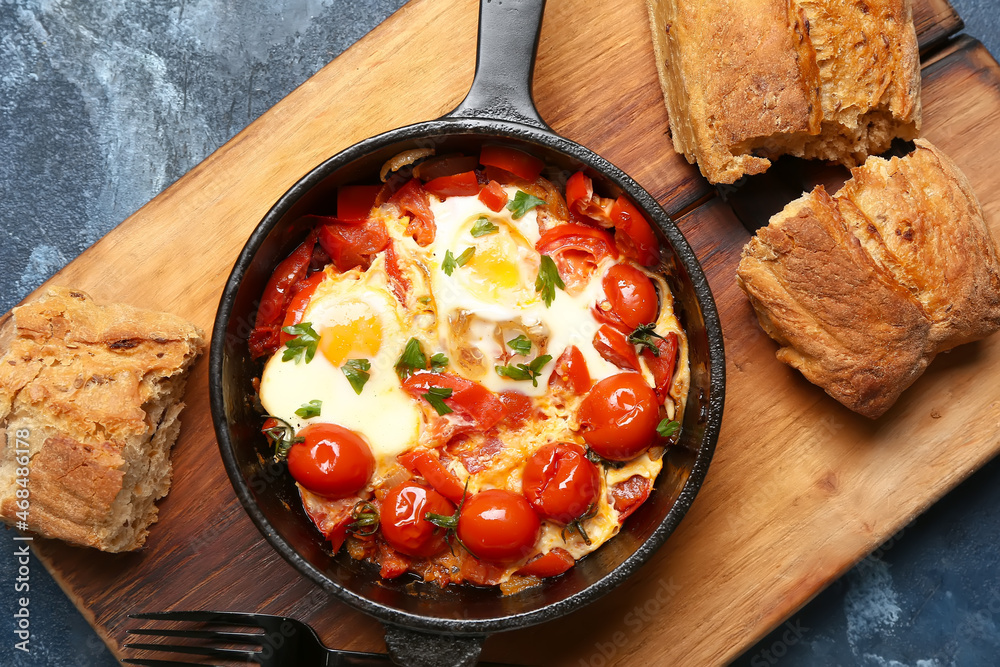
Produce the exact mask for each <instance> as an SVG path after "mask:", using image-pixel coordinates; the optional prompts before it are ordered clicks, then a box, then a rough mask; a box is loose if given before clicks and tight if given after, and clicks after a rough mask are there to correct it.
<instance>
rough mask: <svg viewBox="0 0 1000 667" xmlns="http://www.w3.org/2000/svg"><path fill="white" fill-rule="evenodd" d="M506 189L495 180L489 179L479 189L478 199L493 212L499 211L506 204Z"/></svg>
mask: <svg viewBox="0 0 1000 667" xmlns="http://www.w3.org/2000/svg"><path fill="white" fill-rule="evenodd" d="M508 199H510V198H509V197H508V196H507V191H506V190H504V189H503V186H502V185H500V184H499V183H497V182H496V181H490V182H489V183H488V184H486V185H484V186H483V189H482V190H480V191H479V201H481V202H483V204H484V205H485V206H486V208H488V209H490V210H491V211H493V212H494V213H499V212H500V211H502V210H503V209H504V206H506V205H507V200H508Z"/></svg>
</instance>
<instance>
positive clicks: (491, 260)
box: [464, 225, 533, 305]
mask: <svg viewBox="0 0 1000 667" xmlns="http://www.w3.org/2000/svg"><path fill="white" fill-rule="evenodd" d="M525 251H528V254H533V249H531V246H530V244H529V243H528V241H527V239H525V238H524V237H523V236H521V234H520V233H518V232H516V231H515V232H514V233H511V231H510V230H509V228H507V227H506V225H502V226H501V228H500V232H499V233H496V234H490V235H489V236H484V237H482V238H480V239H477V242H476V254H475V255H473V256H472V259H471V260H469V263H468V265H466V266H465V267H464V268H465V269H466V271H465V273H464V277H465V279H466V280H467V281H468V282H469V283H470V288H471V289H472V291H473V292H474V293H476V295H477V296H479V297H481V298H484V299H485V300H489V301H495V302H502V303H503V302H505V303H508V304H511V305H512V304H514V303H517V302H519V301H521V300H523V299H525V298H530V296H531V292H530V290H526V288H525V278H524V277H523V276H522V275H521V267H522V263H523V257H524V254H525Z"/></svg>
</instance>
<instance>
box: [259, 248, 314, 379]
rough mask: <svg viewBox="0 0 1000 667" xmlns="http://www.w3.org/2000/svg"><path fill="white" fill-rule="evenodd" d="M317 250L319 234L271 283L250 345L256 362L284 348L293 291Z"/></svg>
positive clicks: (287, 261) (281, 267) (282, 265)
mask: <svg viewBox="0 0 1000 667" xmlns="http://www.w3.org/2000/svg"><path fill="white" fill-rule="evenodd" d="M315 246H316V232H315V231H313V232H310V233H309V236H307V237H306V240H305V241H303V242H302V244H301V245H299V247H298V248H296V249H295V250H294V251H293V252H292V254H291V255H289V256H288V257H287V258H285V259H284V260H282V262H281V263H280V264H278V267H277V268H276V269H275V270H274V273H272V274H271V277H270V279H268V281H267V286H266V287H265V288H264V294H263V296H262V297H261V300H260V306H259V307H258V308H257V317H256V320H255V321H254V329H253V331H251V332H250V338H249V341H248V345H249V348H250V354H251V356H253V358H254V359H257V358H259V357H263V356H265V355H270V354H273V353H274V352H275V350H277V349H278V348H279V347H281V340H280V339H281V323H282V321H283V320H284V319H285V311H286V310H287V308H288V304H289V302H290V301H291V299H292V294H291V288H292V286H293V285H295V283H297V282H299V281H300V280H302V279H303V278H305V277H306V273H307V272H308V271H309V264H310V262H311V261H312V256H313V248H315Z"/></svg>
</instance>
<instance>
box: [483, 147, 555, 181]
mask: <svg viewBox="0 0 1000 667" xmlns="http://www.w3.org/2000/svg"><path fill="white" fill-rule="evenodd" d="M479 164H481V165H483V166H484V167H499V168H500V169H503V170H505V171H509V172H510V173H512V174H514V175H515V176H518V177H520V178H523V179H524V180H526V181H534V180H535V179H536V178H538V176H539V175H540V174H541V173H542V170H543V169H545V162H543V161H542V160H539V159H538V158H537V157H535V156H534V155H528V154H527V153H525V152H524V151H519V150H517V149H516V148H508V147H507V146H494V145H486V146H483V149H482V151H481V152H480V153H479Z"/></svg>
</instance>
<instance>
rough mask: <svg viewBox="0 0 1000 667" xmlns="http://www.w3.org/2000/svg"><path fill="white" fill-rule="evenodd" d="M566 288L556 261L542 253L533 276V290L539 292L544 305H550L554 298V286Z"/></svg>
mask: <svg viewBox="0 0 1000 667" xmlns="http://www.w3.org/2000/svg"><path fill="white" fill-rule="evenodd" d="M557 287H558V288H559V289H562V290H564V289H566V283H564V282H563V279H562V278H560V277H559V269H558V268H556V263H555V262H554V261H552V258H551V257H549V256H548V255H542V261H541V263H540V264H539V265H538V277H537V278H535V291H536V292H540V293H541V295H542V300H543V301H544V302H545V307H546V308H548V307H549V306H551V305H552V301H553V300H554V299H555V298H556V288H557Z"/></svg>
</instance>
